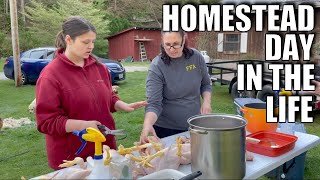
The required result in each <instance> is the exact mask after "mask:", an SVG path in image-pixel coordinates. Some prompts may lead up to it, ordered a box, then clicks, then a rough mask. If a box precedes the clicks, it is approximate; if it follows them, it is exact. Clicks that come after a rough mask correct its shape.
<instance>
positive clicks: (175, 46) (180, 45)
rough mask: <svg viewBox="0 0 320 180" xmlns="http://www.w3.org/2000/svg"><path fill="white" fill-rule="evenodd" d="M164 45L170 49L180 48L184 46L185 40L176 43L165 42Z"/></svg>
mask: <svg viewBox="0 0 320 180" xmlns="http://www.w3.org/2000/svg"><path fill="white" fill-rule="evenodd" d="M163 46H164V47H165V48H166V49H168V50H170V49H171V48H173V49H179V48H182V47H183V46H184V40H183V41H182V42H181V44H176V45H170V44H163Z"/></svg>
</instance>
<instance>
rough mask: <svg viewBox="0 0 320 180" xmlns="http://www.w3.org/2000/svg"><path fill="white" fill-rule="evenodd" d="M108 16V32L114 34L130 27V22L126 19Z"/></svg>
mask: <svg viewBox="0 0 320 180" xmlns="http://www.w3.org/2000/svg"><path fill="white" fill-rule="evenodd" d="M109 18H110V24H109V25H110V26H109V27H110V28H109V30H110V34H116V33H118V32H120V31H122V30H124V29H127V28H130V27H132V23H130V21H129V20H128V19H125V18H120V17H115V16H109Z"/></svg>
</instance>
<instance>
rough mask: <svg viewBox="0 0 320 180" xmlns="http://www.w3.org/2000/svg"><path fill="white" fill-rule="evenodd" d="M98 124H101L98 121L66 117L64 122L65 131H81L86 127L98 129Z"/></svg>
mask: <svg viewBox="0 0 320 180" xmlns="http://www.w3.org/2000/svg"><path fill="white" fill-rule="evenodd" d="M98 125H101V123H100V122H99V121H84V120H77V119H68V120H67V123H66V132H72V131H81V130H83V129H85V128H88V127H91V128H95V129H98Z"/></svg>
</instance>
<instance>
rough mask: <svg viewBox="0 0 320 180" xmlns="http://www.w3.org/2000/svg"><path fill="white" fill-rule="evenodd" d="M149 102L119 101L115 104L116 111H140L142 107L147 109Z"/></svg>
mask: <svg viewBox="0 0 320 180" xmlns="http://www.w3.org/2000/svg"><path fill="white" fill-rule="evenodd" d="M147 104H148V103H147V101H139V102H134V103H130V104H128V103H125V102H123V101H117V102H116V104H115V109H116V110H122V111H125V112H132V111H134V110H136V109H139V108H141V107H145V106H146V105H147Z"/></svg>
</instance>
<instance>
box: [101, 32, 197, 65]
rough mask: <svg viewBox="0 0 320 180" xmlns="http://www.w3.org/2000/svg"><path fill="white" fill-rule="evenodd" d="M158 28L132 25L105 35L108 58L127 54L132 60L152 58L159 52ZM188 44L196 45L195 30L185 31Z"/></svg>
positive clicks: (117, 57)
mask: <svg viewBox="0 0 320 180" xmlns="http://www.w3.org/2000/svg"><path fill="white" fill-rule="evenodd" d="M160 33H161V29H160V28H141V27H133V28H129V29H126V30H124V31H121V32H119V33H117V34H114V35H112V36H109V37H107V38H106V39H107V40H108V42H109V58H110V59H114V60H119V59H125V58H127V57H129V56H132V57H133V60H134V61H144V60H147V59H148V60H152V59H153V58H154V57H156V56H157V55H158V54H159V53H160V43H161V34H160ZM187 35H188V46H189V47H193V48H195V47H196V36H197V32H190V33H187Z"/></svg>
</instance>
